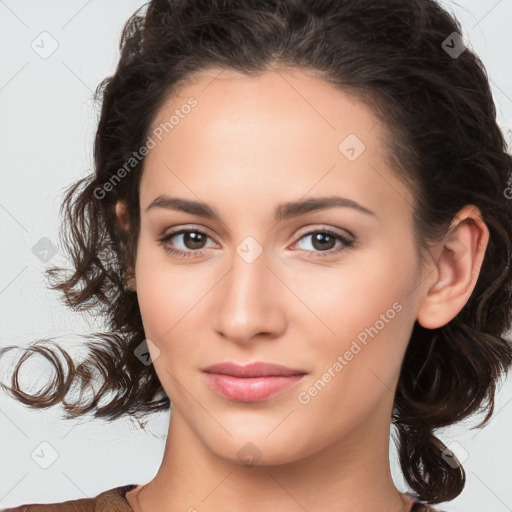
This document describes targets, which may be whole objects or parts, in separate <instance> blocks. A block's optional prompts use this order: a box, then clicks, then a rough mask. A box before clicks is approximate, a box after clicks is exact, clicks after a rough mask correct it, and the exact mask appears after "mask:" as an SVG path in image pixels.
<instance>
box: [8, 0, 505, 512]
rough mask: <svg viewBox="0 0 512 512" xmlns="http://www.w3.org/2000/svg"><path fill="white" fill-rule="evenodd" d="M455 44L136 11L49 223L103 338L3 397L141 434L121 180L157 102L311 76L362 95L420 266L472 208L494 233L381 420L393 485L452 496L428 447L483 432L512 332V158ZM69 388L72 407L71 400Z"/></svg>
mask: <svg viewBox="0 0 512 512" xmlns="http://www.w3.org/2000/svg"><path fill="white" fill-rule="evenodd" d="M454 33H456V34H460V33H462V29H461V27H460V24H459V22H458V21H457V20H456V19H454V18H453V17H452V16H451V15H450V14H449V13H447V12H446V11H445V10H443V9H442V8H441V7H440V6H439V5H438V4H437V3H436V2H435V1H434V0H381V1H379V2H375V1H373V0H286V1H279V0H211V1H209V2H202V1H198V0H195V1H194V0H188V1H187V0H152V1H150V2H149V3H148V4H146V5H144V6H143V7H142V8H141V9H139V10H137V11H136V12H135V13H134V14H133V16H132V17H131V18H130V19H129V20H128V22H127V23H126V25H125V27H124V30H123V33H122V37H121V42H120V50H121V56H120V60H119V63H118V67H117V69H116V71H115V73H114V74H113V75H112V76H110V77H108V78H106V79H105V80H103V81H102V82H101V83H100V84H99V86H98V88H97V89H96V92H95V100H96V101H98V102H100V104H101V117H100V119H99V125H98V129H97V132H96V138H95V142H94V162H95V169H94V172H93V173H92V174H91V175H89V176H86V177H85V178H83V179H81V180H79V181H78V182H76V183H74V184H73V185H72V186H71V187H70V188H69V189H68V190H67V191H66V194H65V197H64V201H63V204H62V208H61V215H62V214H63V215H64V219H63V227H62V229H61V240H62V243H63V245H64V246H65V248H66V251H67V252H68V254H69V255H70V257H71V261H72V262H73V264H74V269H73V272H72V274H71V275H65V274H64V273H65V269H62V268H58V267H57V268H56V267H53V268H51V269H48V270H47V271H46V272H47V275H48V277H49V278H51V280H52V284H51V288H52V289H54V290H59V291H61V292H62V293H63V294H64V296H65V301H66V303H67V305H68V306H69V307H71V308H72V309H74V310H77V311H80V310H81V311H84V310H87V311H89V310H94V311H96V313H97V314H99V315H102V316H103V317H104V318H105V319H106V320H107V322H108V329H109V332H100V333H95V334H94V335H93V336H92V337H93V338H96V339H93V340H90V341H89V342H88V343H87V348H88V350H89V355H88V357H87V358H86V359H85V360H84V361H82V362H80V363H79V364H78V365H75V364H74V362H73V360H72V358H71V357H70V356H69V354H67V352H66V351H65V350H64V349H62V348H61V347H60V346H58V345H56V346H55V347H49V346H44V345H42V344H41V343H39V342H36V343H33V344H32V345H31V346H29V347H28V348H26V349H25V353H24V354H23V357H22V358H21V359H20V360H19V361H18V363H17V364H16V367H15V369H14V373H13V375H12V382H11V383H12V387H7V386H5V385H4V384H2V386H3V388H4V389H5V390H7V391H8V392H9V393H10V394H11V395H12V396H13V397H15V398H16V399H17V400H19V401H21V402H22V403H24V404H27V405H29V406H31V407H49V406H52V405H54V404H58V403H62V404H63V406H64V409H65V411H66V418H74V417H77V416H80V415H84V414H86V413H89V412H92V413H93V415H94V416H95V417H104V418H108V419H116V418H119V417H121V416H123V415H130V416H134V417H140V416H145V415H147V414H149V413H153V412H157V411H163V410H167V409H169V408H170V405H171V403H170V400H169V398H168V396H167V395H166V393H165V391H164V390H163V388H162V386H161V384H160V381H159V379H158V377H157V375H156V372H155V370H154V367H153V365H151V364H150V365H145V364H142V362H141V360H140V359H139V358H137V357H134V351H135V350H136V349H137V348H138V347H140V346H141V344H142V346H143V345H144V343H146V340H145V334H144V329H143V324H142V319H141V314H140V310H139V305H138V301H137V295H136V293H135V292H134V291H132V290H129V289H127V288H126V286H125V283H126V281H127V279H128V278H129V277H130V276H131V275H132V272H133V268H134V267H135V259H136V249H137V241H138V236H139V228H140V224H139V223H140V219H139V216H140V211H139V183H140V177H141V174H142V170H143V166H144V159H143V158H142V159H140V161H137V163H136V164H135V165H133V169H132V170H131V171H130V172H125V173H124V174H123V177H122V179H119V170H120V169H122V168H125V169H126V167H123V166H125V165H126V162H127V161H129V160H130V158H132V157H133V155H134V151H136V150H138V149H139V148H141V147H143V146H144V144H145V141H146V140H147V137H148V131H149V127H150V125H151V122H152V120H153V119H154V118H155V115H156V114H157V112H158V110H159V108H160V107H161V106H162V104H163V103H164V102H165V100H166V99H167V98H168V97H169V95H170V94H172V93H173V92H175V91H176V90H177V89H178V88H179V87H180V86H181V85H182V84H184V83H186V82H187V80H188V79H189V78H191V77H192V75H193V74H194V73H196V72H198V71H201V70H204V69H207V68H224V69H234V70H237V71H241V72H243V73H246V74H247V75H256V74H259V73H262V72H264V71H266V70H268V69H269V68H270V67H271V66H272V65H273V64H275V63H278V64H284V65H289V66H294V67H297V68H304V69H311V70H315V71H316V72H318V73H320V76H321V77H322V78H323V79H324V80H326V81H327V82H329V83H331V84H334V85H335V86H337V87H339V88H340V90H342V91H345V92H351V93H354V94H356V95H357V96H358V97H359V98H361V99H362V100H363V101H365V102H366V103H367V104H368V105H370V106H371V108H372V109H373V111H374V112H375V114H376V115H377V116H378V117H379V119H381V121H382V122H383V123H384V125H385V126H386V128H387V133H388V138H387V144H388V145H389V147H390V149H391V150H392V154H393V158H394V160H395V162H394V163H395V165H394V168H395V169H396V172H397V173H398V174H399V175H400V177H401V178H402V179H403V180H404V181H405V182H406V183H407V184H408V185H409V186H410V187H411V190H412V191H413V192H414V196H415V204H414V205H413V206H414V234H415V238H416V241H417V245H418V247H419V248H420V249H421V250H422V251H421V254H423V253H424V249H426V248H427V246H428V242H429V241H435V240H439V239H441V237H442V236H443V235H444V234H445V233H446V230H447V227H448V226H449V224H450V221H451V220H452V219H453V217H454V216H455V214H456V213H457V212H458V211H459V210H460V209H461V208H462V207H464V206H465V205H474V206H476V207H478V208H479V209H480V212H481V213H482V218H483V220H484V222H485V223H486V225H487V227H488V229H489V233H490V239H489V244H488V246H487V249H486V253H485V258H484V262H483V265H482V268H481V272H480V275H479V277H478V281H477V284H476V287H475V289H474V291H473V293H472V295H471V297H470V299H469V300H468V302H467V303H466V305H465V306H464V308H463V309H462V310H461V311H460V313H459V314H458V315H457V316H456V317H455V318H453V320H451V321H450V322H449V323H448V324H447V325H445V326H443V327H441V328H438V329H426V328H423V327H422V326H421V325H419V324H418V323H417V322H416V323H415V326H414V329H413V332H412V335H411V338H410V341H409V345H408V348H407V351H406V353H405V357H404V360H403V364H402V369H401V374H400V378H399V381H398V385H397V389H396V395H395V403H394V409H393V414H392V422H393V424H394V425H395V426H396V428H397V433H398V438H397V439H396V441H397V446H398V452H399V460H400V464H401V468H402V470H403V473H404V475H405V478H406V481H407V483H408V484H409V485H410V486H411V487H412V489H413V490H414V491H416V493H417V496H418V497H419V498H420V499H422V500H425V501H428V502H429V503H439V502H442V501H446V500H451V499H453V498H455V497H456V496H458V495H459V494H460V493H461V491H462V489H463V488H464V484H465V473H464V469H463V467H462V465H461V464H458V465H455V464H453V463H450V461H448V460H447V457H446V453H448V452H447V448H446V446H445V445H444V444H443V443H442V442H441V441H440V440H439V439H438V438H437V437H436V435H435V434H434V430H435V429H437V428H440V427H443V426H448V425H451V424H453V423H455V422H458V421H460V420H462V419H463V418H466V417H468V416H469V415H471V414H473V413H476V412H482V411H484V412H485V411H487V414H486V416H485V418H484V420H483V421H482V422H481V423H480V424H479V425H478V426H482V425H484V424H485V423H486V422H487V421H488V420H489V418H490V417H491V415H492V413H493V408H494V394H495V390H496V385H497V383H498V381H499V378H500V377H501V376H502V374H505V372H507V370H508V369H509V368H510V366H511V365H512V346H511V344H510V341H509V340H507V339H506V338H505V336H506V333H507V331H508V330H509V329H510V327H511V321H512V269H511V268H510V262H511V260H512V250H511V243H512V204H511V203H512V201H511V200H510V199H508V198H507V195H508V194H507V193H506V192H505V191H506V190H509V189H510V186H511V183H512V181H511V180H512V157H511V156H510V154H509V153H508V151H507V147H506V143H505V140H504V137H503V134H502V132H501V130H500V128H499V126H498V124H497V121H496V110H495V105H494V102H493V98H492V94H491V90H490V87H489V82H488V78H487V75H486V71H485V68H484V65H483V64H482V62H481V61H480V59H479V58H478V56H476V55H475V54H474V53H473V52H472V51H471V50H470V49H468V48H465V49H464V50H463V51H462V53H461V54H460V55H453V54H450V52H449V51H447V48H446V45H445V43H444V42H445V41H446V40H447V38H449V37H452V38H453V37H454ZM116 177H117V178H116ZM112 180H117V181H116V184H115V186H110V187H108V186H107V185H106V184H108V183H110V184H112V183H113V181H112ZM118 201H123V202H124V203H125V204H126V205H127V206H128V212H129V217H130V230H129V232H127V233H126V232H125V231H123V230H122V229H121V228H120V227H119V225H118V223H117V221H116V220H117V219H116V214H115V207H116V204H117V202H118ZM45 341H46V340H45ZM12 348H14V347H13V346H10V347H6V348H4V349H2V351H1V352H0V355H1V354H3V353H4V352H6V351H7V350H10V349H12ZM57 351H60V352H61V353H62V354H63V356H64V358H65V365H63V363H62V361H61V360H60V358H59V357H58V356H57ZM33 354H39V355H42V356H43V357H46V358H47V359H48V360H49V361H50V362H51V363H52V364H53V366H54V367H55V369H56V375H55V378H54V379H53V380H52V381H51V382H50V383H49V385H48V387H47V388H45V389H44V390H41V391H39V392H38V393H35V394H28V393H26V392H24V391H22V390H21V388H20V386H19V381H18V372H19V370H20V367H21V365H22V364H23V362H24V361H26V360H27V359H28V358H29V357H30V356H31V355H33ZM100 379H101V382H102V385H101V387H100V388H99V389H97V390H94V389H93V388H92V383H93V382H98V381H99V380H100ZM73 385H74V386H77V387H78V389H79V390H80V394H79V397H78V398H76V399H75V400H71V401H66V397H68V396H69V395H70V389H71V387H72V386H73ZM91 389H93V395H92V399H90V400H87V398H86V396H85V392H86V391H88V390H91ZM100 401H101V402H102V403H100Z"/></svg>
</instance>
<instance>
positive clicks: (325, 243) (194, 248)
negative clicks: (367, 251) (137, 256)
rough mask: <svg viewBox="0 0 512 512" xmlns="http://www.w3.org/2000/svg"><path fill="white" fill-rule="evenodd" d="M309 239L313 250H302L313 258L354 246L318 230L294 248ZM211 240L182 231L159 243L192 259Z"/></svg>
mask: <svg viewBox="0 0 512 512" xmlns="http://www.w3.org/2000/svg"><path fill="white" fill-rule="evenodd" d="M309 237H312V239H311V242H310V243H309V246H310V247H312V249H303V248H302V249H300V250H302V251H305V252H308V253H312V254H314V256H313V257H326V256H333V255H335V254H338V253H340V252H342V251H344V250H346V249H347V248H348V247H351V246H352V245H353V244H354V241H353V240H351V239H349V238H347V237H346V236H344V235H341V234H340V233H337V232H335V231H332V230H330V229H318V230H315V231H309V232H307V233H304V234H302V235H301V237H300V239H299V240H298V241H297V242H295V244H294V246H296V245H298V244H300V243H301V242H302V241H303V240H306V239H307V238H309ZM175 238H176V239H178V240H180V239H181V244H182V246H184V249H179V248H176V247H175V243H174V242H173V243H171V241H172V240H173V239H175ZM209 238H210V236H209V235H208V234H207V233H205V232H204V231H201V230H200V229H180V230H177V231H173V232H171V233H168V234H167V235H165V236H164V237H162V238H159V239H158V242H159V243H160V245H162V246H163V248H164V250H165V251H166V252H168V253H169V254H172V255H174V256H177V257H179V258H190V257H193V256H202V255H203V253H204V252H205V250H206V248H205V243H206V241H207V240H208V239H209ZM336 242H339V244H340V245H338V247H335V245H334V246H333V243H334V244H336ZM306 245H307V244H306ZM292 247H293V246H292Z"/></svg>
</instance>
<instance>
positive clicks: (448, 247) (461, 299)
mask: <svg viewBox="0 0 512 512" xmlns="http://www.w3.org/2000/svg"><path fill="white" fill-rule="evenodd" d="M488 242H489V229H488V228H487V226H486V224H485V223H484V221H483V220H482V217H481V213H480V210H479V209H478V208H476V207H475V206H472V205H468V206H465V207H464V208H463V209H462V210H461V211H460V212H459V213H458V214H457V215H456V216H455V218H454V219H453V221H452V223H451V225H450V229H449V230H448V233H447V235H446V236H445V238H444V239H443V241H442V243H441V245H442V248H441V251H440V253H439V255H438V256H437V258H436V261H435V262H434V263H435V266H436V269H435V270H436V271H437V272H436V275H437V277H436V281H435V282H434V283H433V284H432V283H427V286H428V287H427V288H426V290H425V294H424V297H423V299H422V302H421V304H420V308H419V310H418V317H417V319H418V323H419V324H420V325H422V326H423V327H425V328H427V329H436V328H439V327H442V326H443V325H446V324H447V323H448V322H450V320H452V319H453V318H454V317H455V316H456V315H457V314H458V313H459V312H460V311H461V309H462V308H463V307H464V306H465V304H466V303H467V301H468V300H469V298H470V296H471V293H472V292H473V290H474V288H475V285H476V282H477V280H478V276H479V274H480V269H481V267H482V263H483V259H484V255H485V250H486V248H487V244H488Z"/></svg>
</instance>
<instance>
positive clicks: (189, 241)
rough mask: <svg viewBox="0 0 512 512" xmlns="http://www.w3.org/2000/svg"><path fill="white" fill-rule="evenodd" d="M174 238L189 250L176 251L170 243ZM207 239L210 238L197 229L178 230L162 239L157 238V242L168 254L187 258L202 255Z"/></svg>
mask: <svg viewBox="0 0 512 512" xmlns="http://www.w3.org/2000/svg"><path fill="white" fill-rule="evenodd" d="M174 238H178V239H179V238H181V241H182V244H183V245H184V246H185V248H186V249H189V250H183V249H176V248H175V247H174V244H171V243H170V242H171V240H172V239H174ZM208 238H210V237H209V236H208V234H207V233H205V232H204V231H201V230H199V229H180V230H179V231H174V232H171V233H168V234H167V235H165V236H164V237H162V238H159V239H158V241H159V242H160V245H162V246H163V248H164V250H165V251H167V252H168V253H170V254H173V255H174V256H178V257H180V258H189V257H191V256H194V255H196V256H197V255H198V254H202V253H203V251H202V249H203V248H204V243H205V241H206V240H207V239H208Z"/></svg>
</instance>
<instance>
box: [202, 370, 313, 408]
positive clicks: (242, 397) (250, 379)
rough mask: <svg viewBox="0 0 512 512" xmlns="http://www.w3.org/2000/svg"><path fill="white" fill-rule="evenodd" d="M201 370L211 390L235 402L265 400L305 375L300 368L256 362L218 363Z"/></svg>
mask: <svg viewBox="0 0 512 512" xmlns="http://www.w3.org/2000/svg"><path fill="white" fill-rule="evenodd" d="M202 371H203V372H204V373H205V376H206V379H207V381H208V384H209V386H210V388H211V389H212V390H213V391H214V392H216V393H217V394H218V395H220V396H221V397H223V398H227V399H229V400H233V401H237V402H261V401H263V400H267V399H268V398H271V397H273V396H275V395H278V394H280V393H283V392H284V391H286V390H288V389H290V388H291V387H292V386H294V385H295V384H297V383H298V382H299V381H301V380H302V379H303V378H304V376H305V375H306V372H305V371H304V370H299V369H293V368H288V367H286V366H282V365H277V364H274V363H260V362H258V363H252V364H248V365H245V366H241V365H238V364H235V363H230V362H227V363H219V364H215V365H212V366H208V367H207V368H204V369H203V370H202Z"/></svg>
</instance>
